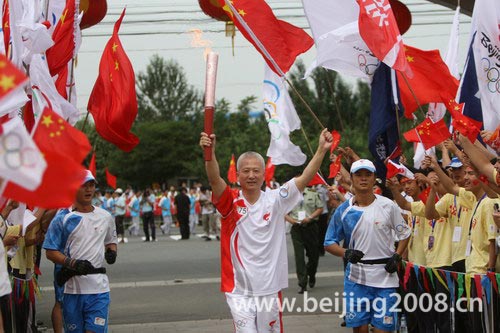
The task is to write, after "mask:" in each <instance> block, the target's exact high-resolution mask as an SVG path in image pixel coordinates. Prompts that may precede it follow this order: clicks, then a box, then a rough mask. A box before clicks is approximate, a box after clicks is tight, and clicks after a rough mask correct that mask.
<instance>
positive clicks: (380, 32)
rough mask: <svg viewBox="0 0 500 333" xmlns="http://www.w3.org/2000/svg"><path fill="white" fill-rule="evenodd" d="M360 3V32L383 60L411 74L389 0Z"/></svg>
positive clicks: (367, 0) (359, 0)
mask: <svg viewBox="0 0 500 333" xmlns="http://www.w3.org/2000/svg"><path fill="white" fill-rule="evenodd" d="M356 1H357V2H358V4H359V20H358V25H359V33H360V35H361V37H362V38H363V40H364V41H365V43H366V45H367V46H368V48H369V49H370V50H371V51H372V52H373V54H374V55H375V56H376V57H377V58H378V59H379V60H380V61H382V62H384V63H386V64H387V65H388V66H389V67H392V68H394V69H396V70H398V71H401V72H405V73H406V74H407V75H408V76H411V69H410V67H409V66H408V62H407V61H406V58H405V50H404V45H403V41H402V38H401V34H400V33H399V28H398V24H397V22H396V17H395V16H394V13H393V11H392V8H391V5H390V3H389V0H356Z"/></svg>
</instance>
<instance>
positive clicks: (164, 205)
mask: <svg viewBox="0 0 500 333" xmlns="http://www.w3.org/2000/svg"><path fill="white" fill-rule="evenodd" d="M160 208H161V215H162V216H172V212H171V211H170V199H169V198H167V197H165V196H164V197H162V198H161V199H160Z"/></svg>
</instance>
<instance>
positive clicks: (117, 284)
mask: <svg viewBox="0 0 500 333" xmlns="http://www.w3.org/2000/svg"><path fill="white" fill-rule="evenodd" d="M343 276H344V271H336V272H318V273H316V277H317V278H327V277H343ZM288 278H289V279H295V278H296V275H295V274H288ZM210 283H220V278H200V279H185V280H183V279H175V280H163V281H136V282H115V283H110V284H109V287H110V288H111V289H122V288H144V287H170V286H176V285H177V286H187V285H193V284H210ZM40 289H41V290H42V291H54V287H40Z"/></svg>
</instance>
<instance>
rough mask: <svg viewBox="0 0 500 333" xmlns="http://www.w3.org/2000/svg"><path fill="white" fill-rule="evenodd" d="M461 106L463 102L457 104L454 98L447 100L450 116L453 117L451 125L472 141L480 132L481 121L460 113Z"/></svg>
mask: <svg viewBox="0 0 500 333" xmlns="http://www.w3.org/2000/svg"><path fill="white" fill-rule="evenodd" d="M463 107H464V103H462V104H457V103H456V102H455V101H454V100H451V101H450V102H449V104H448V110H449V111H450V114H451V117H452V118H453V121H452V122H451V125H452V126H453V128H454V129H455V130H457V131H458V132H460V133H461V134H462V135H464V136H466V137H467V138H469V140H470V141H471V142H472V143H474V142H475V141H476V138H477V136H478V135H479V133H480V132H481V127H482V126H483V123H482V122H480V121H478V120H475V119H472V118H470V117H467V116H466V115H464V114H463V113H462V110H463Z"/></svg>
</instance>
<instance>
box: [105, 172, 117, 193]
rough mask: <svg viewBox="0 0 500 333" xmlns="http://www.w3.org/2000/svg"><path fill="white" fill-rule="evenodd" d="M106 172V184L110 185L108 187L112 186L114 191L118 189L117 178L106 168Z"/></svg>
mask: <svg viewBox="0 0 500 333" xmlns="http://www.w3.org/2000/svg"><path fill="white" fill-rule="evenodd" d="M105 171H106V183H108V185H109V186H111V187H112V188H113V189H116V176H115V175H113V174H111V172H109V170H108V168H106V169H105Z"/></svg>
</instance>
